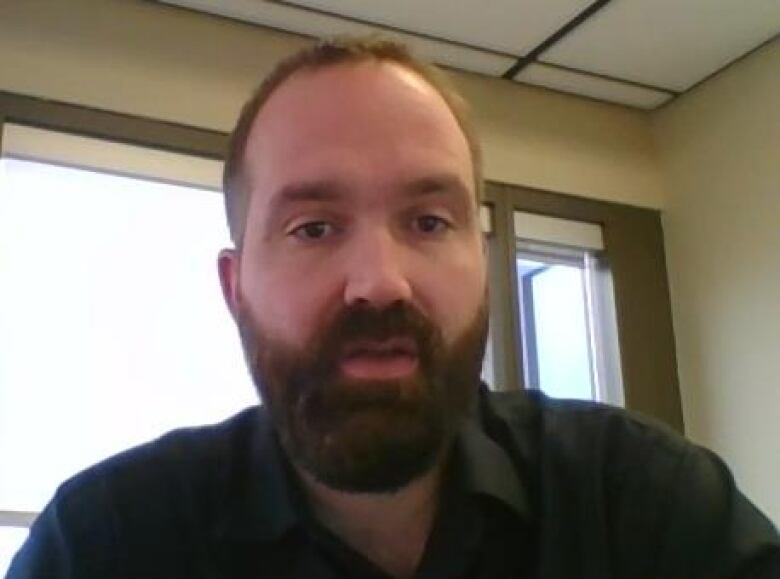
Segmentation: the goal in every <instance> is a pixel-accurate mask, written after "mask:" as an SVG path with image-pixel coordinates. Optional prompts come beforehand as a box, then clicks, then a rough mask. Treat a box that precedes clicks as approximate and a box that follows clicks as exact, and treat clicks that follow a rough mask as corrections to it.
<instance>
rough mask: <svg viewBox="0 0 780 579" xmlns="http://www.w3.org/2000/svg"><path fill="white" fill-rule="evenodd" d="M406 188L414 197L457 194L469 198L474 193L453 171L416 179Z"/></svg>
mask: <svg viewBox="0 0 780 579" xmlns="http://www.w3.org/2000/svg"><path fill="white" fill-rule="evenodd" d="M404 190H405V191H406V192H407V193H408V194H409V196H412V197H416V196H424V195H437V194H456V195H462V196H463V197H465V198H467V199H468V198H469V197H470V196H471V195H472V193H471V191H470V190H469V187H468V186H467V185H466V184H465V183H464V182H463V181H462V180H461V179H460V178H459V177H458V176H457V175H454V174H451V173H440V174H435V175H428V176H426V177H422V178H420V179H415V180H413V181H411V182H409V183H407V184H406V185H405V186H404Z"/></svg>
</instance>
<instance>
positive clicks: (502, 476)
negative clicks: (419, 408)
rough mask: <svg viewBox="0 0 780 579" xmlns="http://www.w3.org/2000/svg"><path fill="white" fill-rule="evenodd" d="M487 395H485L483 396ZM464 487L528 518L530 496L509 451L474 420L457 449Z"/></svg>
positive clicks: (460, 436)
mask: <svg viewBox="0 0 780 579" xmlns="http://www.w3.org/2000/svg"><path fill="white" fill-rule="evenodd" d="M483 395H484V396H487V394H486V393H483ZM455 450H456V453H455V460H457V461H459V464H458V465H457V466H458V467H459V468H458V469H457V470H458V472H459V473H460V476H462V477H463V480H462V488H463V489H464V490H465V491H466V492H467V493H469V494H474V495H481V496H487V497H491V498H494V499H497V500H498V501H500V502H501V503H502V504H504V505H506V506H507V507H509V508H510V509H511V510H512V511H513V512H514V513H515V514H517V515H518V516H519V517H521V518H529V517H530V515H531V510H530V506H529V500H528V494H527V492H526V489H525V487H524V485H523V483H522V481H521V479H520V475H519V473H518V471H517V468H516V466H515V465H514V464H513V462H512V460H511V459H510V458H509V455H508V454H507V452H506V451H505V450H504V449H503V448H502V447H501V446H500V445H499V444H498V443H497V442H495V441H494V440H493V439H492V438H490V437H489V436H488V435H487V434H486V433H485V431H484V429H483V427H482V424H481V421H480V420H479V419H478V418H476V417H474V418H472V419H470V420H468V421H467V422H466V423H465V424H464V426H463V427H462V429H461V431H460V433H459V436H458V439H457V441H456V447H455Z"/></svg>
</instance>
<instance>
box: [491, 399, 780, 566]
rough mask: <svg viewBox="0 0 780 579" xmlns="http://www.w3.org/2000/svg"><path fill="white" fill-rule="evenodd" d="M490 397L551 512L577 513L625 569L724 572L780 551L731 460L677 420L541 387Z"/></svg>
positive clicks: (542, 503) (545, 512) (552, 524)
mask: <svg viewBox="0 0 780 579" xmlns="http://www.w3.org/2000/svg"><path fill="white" fill-rule="evenodd" d="M488 404H489V406H490V410H491V411H492V412H493V413H494V416H495V419H496V421H497V422H498V423H499V424H504V425H506V426H505V429H504V430H505V431H506V433H507V434H506V436H508V437H509V438H508V440H509V441H510V442H509V444H510V446H514V448H515V449H516V450H515V451H514V452H516V453H520V454H521V455H522V459H523V461H524V462H525V464H530V465H532V466H531V467H530V468H529V472H531V473H533V475H532V478H533V479H534V482H533V483H532V484H533V486H535V489H536V493H535V494H536V497H537V504H538V505H539V509H540V511H541V512H542V516H547V517H548V519H553V518H565V517H567V516H568V517H569V518H568V519H567V521H568V520H571V517H572V516H576V517H577V518H578V520H579V523H580V524H581V525H583V526H584V527H586V528H587V530H588V531H589V532H592V536H591V540H592V541H594V544H595V537H597V536H598V534H599V533H601V536H603V537H604V542H605V544H609V545H611V547H609V548H610V549H611V550H612V552H613V556H614V557H615V558H616V559H617V560H618V563H617V564H618V566H619V567H621V568H628V567H632V568H633V567H636V568H640V567H641V568H643V569H651V568H652V569H656V570H657V573H656V574H655V576H712V577H717V576H722V575H721V573H724V572H725V571H729V572H731V573H737V570H738V569H740V568H741V567H742V566H743V565H746V564H747V563H748V562H750V561H752V560H754V559H755V558H756V557H759V556H764V555H762V554H764V553H767V552H770V553H772V554H773V555H771V556H773V557H775V558H777V557H780V555H778V549H780V546H778V545H780V543H779V542H778V536H777V532H776V530H775V529H774V527H773V526H772V524H771V523H770V522H769V520H768V519H767V518H766V517H764V516H763V515H762V514H761V513H760V512H759V511H758V510H757V509H756V508H755V507H754V506H753V505H752V504H751V503H750V501H749V500H748V499H746V498H745V497H744V495H742V493H741V492H740V491H739V489H738V488H737V485H736V483H735V481H734V477H733V476H732V473H731V472H730V470H729V469H728V467H727V466H726V465H725V463H724V462H723V461H722V460H721V459H720V458H719V457H718V456H717V455H715V454H714V453H713V452H711V451H709V450H707V449H705V448H702V447H700V446H697V445H695V444H693V443H692V442H690V441H688V440H687V439H685V438H684V437H683V436H681V435H680V434H679V433H677V432H675V431H673V430H672V429H671V428H669V427H668V426H666V425H664V424H661V423H659V422H657V421H655V420H653V419H650V418H647V417H643V416H640V415H636V414H633V413H631V412H628V411H626V410H624V409H620V408H615V407H610V406H606V405H602V404H596V403H591V402H582V401H573V400H553V399H550V398H547V397H545V396H544V395H542V394H540V393H536V392H530V393H527V392H515V393H500V394H495V395H491V396H490V399H489V402H488ZM569 511H571V512H569ZM550 515H554V516H550ZM567 524H568V522H564V524H563V525H561V527H560V528H556V529H555V532H557V533H565V532H566V531H565V528H564V527H565V526H566V525H567ZM544 525H546V526H547V527H548V528H551V529H552V528H553V527H556V525H557V523H556V522H555V521H552V520H547V521H544ZM596 531H598V532H596ZM774 561H777V559H774ZM775 564H777V563H775ZM716 569H717V573H716V572H715V570H716ZM710 571H712V573H711V574H709V575H707V573H709V572H710ZM702 573H705V574H704V575H702ZM729 576H730V575H729Z"/></svg>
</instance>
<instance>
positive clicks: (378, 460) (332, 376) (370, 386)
mask: <svg viewBox="0 0 780 579" xmlns="http://www.w3.org/2000/svg"><path fill="white" fill-rule="evenodd" d="M487 325H488V322H487V303H486V300H483V303H482V304H481V305H480V308H479V309H478V311H477V312H476V314H475V316H474V319H473V321H472V322H471V323H470V325H469V326H468V328H467V329H466V330H465V331H464V332H462V334H461V335H460V336H458V337H457V338H456V339H455V340H454V341H453V343H452V344H451V345H449V346H448V345H447V344H445V342H444V339H443V337H442V334H441V331H440V330H439V329H438V328H437V327H436V326H435V325H434V324H433V323H432V322H431V321H430V320H429V319H428V318H426V317H425V316H424V315H422V314H421V313H420V312H419V311H418V310H417V309H416V308H414V307H413V306H411V305H410V304H408V303H405V302H398V303H395V304H393V305H391V306H389V307H387V308H385V309H382V310H379V309H375V308H373V307H372V306H368V305H364V304H355V305H352V306H347V307H345V308H344V309H343V310H342V311H341V312H339V313H338V315H337V316H336V317H335V318H334V319H333V320H332V321H331V322H330V323H328V324H327V325H326V326H325V327H323V328H322V329H321V330H320V331H318V332H317V333H316V334H315V335H314V336H313V337H312V338H311V339H310V340H309V341H308V343H307V344H304V345H302V346H298V347H295V346H292V345H289V344H286V343H284V342H282V341H280V340H277V339H274V337H273V336H271V335H269V333H268V332H264V331H263V329H262V327H261V325H260V324H259V323H258V321H257V320H256V319H254V317H253V316H252V315H251V314H250V312H249V311H248V310H247V309H243V310H242V311H240V312H239V316H238V326H239V333H240V335H241V342H242V346H243V349H244V355H245V357H246V360H247V364H248V366H249V370H250V374H251V375H252V379H253V381H254V384H255V387H256V388H257V390H258V392H259V394H260V397H261V399H262V401H263V403H264V405H265V406H266V407H267V408H268V411H269V415H270V417H271V421H272V423H273V426H274V428H275V430H276V433H277V435H278V437H279V441H280V443H281V445H282V447H283V449H284V450H285V452H286V454H287V456H288V457H289V458H290V459H291V460H292V462H293V463H295V464H296V465H297V466H298V467H300V468H302V469H304V470H305V471H306V472H308V473H309V474H310V475H311V476H313V477H314V478H315V479H316V480H317V481H319V482H321V483H323V484H325V485H326V486H328V487H330V488H332V489H335V490H340V491H345V492H352V493H366V492H373V493H377V492H393V491H396V490H398V489H400V488H401V487H403V486H405V485H406V484H408V483H409V482H411V481H412V480H414V479H415V478H417V477H419V476H420V475H422V474H424V473H425V472H427V471H429V470H430V469H431V468H432V467H433V466H434V465H435V464H436V463H437V460H439V459H440V458H441V457H442V456H443V454H444V453H445V452H446V450H447V449H448V447H449V443H450V442H451V440H452V439H453V438H454V436H455V434H456V433H457V431H458V430H459V428H460V426H461V424H462V423H463V421H464V419H465V418H466V417H467V416H468V414H469V413H470V412H471V409H472V407H473V405H474V403H475V400H476V397H477V392H478V388H479V382H480V372H481V367H482V357H483V354H484V351H485V343H486V339H487ZM395 338H403V339H405V340H407V342H409V341H410V340H413V342H414V344H415V346H416V348H415V355H416V358H417V365H416V369H415V371H414V372H413V373H412V374H410V375H409V376H408V377H403V378H398V379H387V380H375V379H356V378H352V377H349V376H346V375H344V373H343V372H342V371H341V367H340V363H341V361H342V360H343V359H344V352H345V350H346V348H347V347H348V346H349V345H350V344H354V343H356V342H357V341H361V340H372V341H378V342H381V341H385V340H390V339H395Z"/></svg>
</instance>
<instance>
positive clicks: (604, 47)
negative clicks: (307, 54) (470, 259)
mask: <svg viewBox="0 0 780 579" xmlns="http://www.w3.org/2000/svg"><path fill="white" fill-rule="evenodd" d="M160 1H161V2H163V3H166V4H172V5H177V6H181V7H184V8H189V9H192V10H197V11H201V12H207V13H210V14H215V15H218V16H224V17H228V18H233V19H237V20H241V21H244V22H250V23H253V24H256V25H260V26H266V27H271V28H275V29H280V30H285V31H289V32H292V33H295V34H302V35H306V36H311V37H324V36H332V35H334V34H366V33H372V32H380V33H383V34H385V35H388V36H392V37H396V38H400V39H401V40H402V41H404V42H406V43H407V44H409V45H410V46H411V47H412V48H413V49H414V50H415V51H416V52H417V53H418V54H420V55H421V56H423V57H424V58H427V59H429V60H432V61H434V62H437V63H439V64H442V65H445V66H448V67H452V68H456V69H460V70H466V71H469V72H476V73H479V74H484V75H489V76H496V77H504V78H506V79H509V80H511V81H513V82H519V83H525V84H530V85H535V86H542V87H546V88H550V89H553V90H558V91H562V92H568V93H574V94H578V95H582V96H586V97H590V98H595V99H598V100H603V101H609V102H616V103H620V104H625V105H629V106H633V107H638V108H643V109H654V108H656V107H658V106H660V105H662V104H664V103H666V102H668V101H670V100H671V99H673V98H675V97H676V96H678V95H679V94H682V93H684V92H686V91H687V90H689V89H690V88H691V87H693V86H695V85H696V84H698V83H700V82H702V81H703V80H704V79H706V78H708V77H710V76H711V75H713V74H715V73H716V72H717V71H719V70H721V69H722V68H724V67H725V66H728V65H729V64H730V63H731V62H734V61H735V60H737V59H739V58H741V57H742V56H744V55H745V54H747V53H749V52H751V51H752V50H754V49H755V48H757V47H758V46H761V45H762V44H764V43H765V42H768V41H770V40H772V39H773V38H776V37H777V35H778V33H779V32H780V0H739V1H737V0H596V1H594V0H481V1H478V0H394V1H392V2H389V1H387V0H286V1H278V0H274V1H271V0H160Z"/></svg>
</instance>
